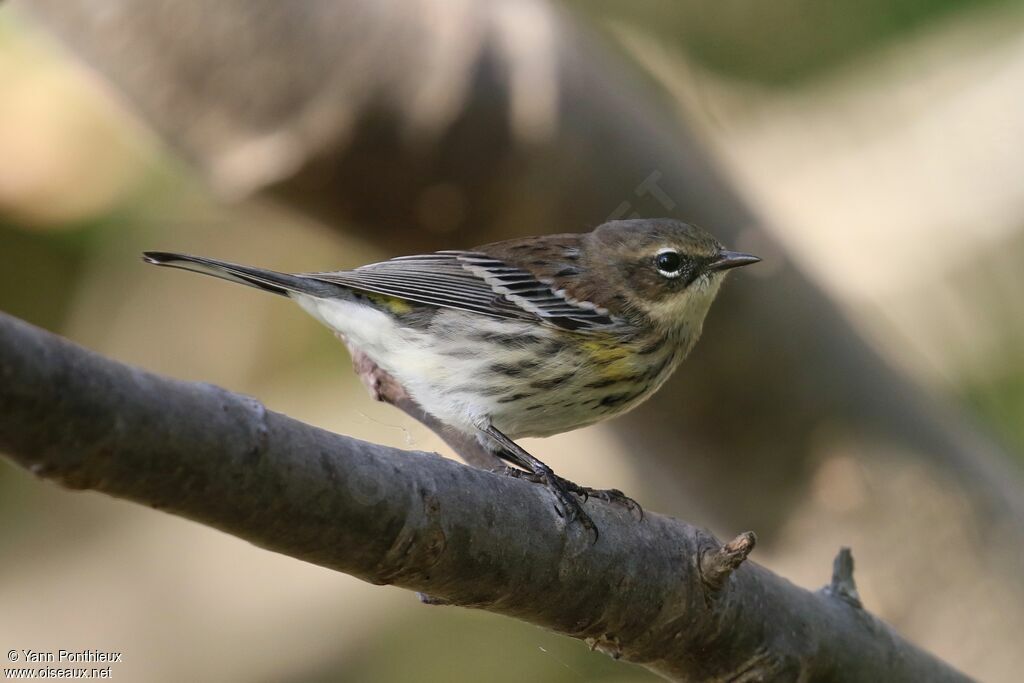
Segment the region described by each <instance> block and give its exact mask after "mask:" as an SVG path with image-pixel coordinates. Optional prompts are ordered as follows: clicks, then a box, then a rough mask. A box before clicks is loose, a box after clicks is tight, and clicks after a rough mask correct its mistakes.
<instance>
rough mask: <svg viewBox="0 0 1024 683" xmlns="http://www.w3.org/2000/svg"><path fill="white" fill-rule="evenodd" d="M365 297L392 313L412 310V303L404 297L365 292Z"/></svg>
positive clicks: (398, 313)
mask: <svg viewBox="0 0 1024 683" xmlns="http://www.w3.org/2000/svg"><path fill="white" fill-rule="evenodd" d="M366 298H368V299H369V300H370V301H372V302H373V303H375V304H377V305H378V306H380V307H381V308H383V309H384V310H386V311H387V312H389V313H391V314H392V315H402V314H403V313H410V312H412V304H410V303H409V302H408V301H406V300H405V299H399V298H398V297H397V296H388V295H386V294H377V293H376V292H367V293H366Z"/></svg>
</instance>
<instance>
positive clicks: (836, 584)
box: [825, 547, 863, 609]
mask: <svg viewBox="0 0 1024 683" xmlns="http://www.w3.org/2000/svg"><path fill="white" fill-rule="evenodd" d="M825 593H826V594H827V595H831V596H832V597H834V598H839V599H840V600H842V601H843V602H846V603H848V604H849V605H851V606H853V607H856V608H857V609H861V608H863V605H862V604H861V601H860V594H858V593H857V584H856V583H854V581H853V553H852V552H850V549H849V548H847V547H842V548H840V549H839V552H838V553H837V554H836V559H835V560H833V561H832V581H831V583H829V585H827V586H825Z"/></svg>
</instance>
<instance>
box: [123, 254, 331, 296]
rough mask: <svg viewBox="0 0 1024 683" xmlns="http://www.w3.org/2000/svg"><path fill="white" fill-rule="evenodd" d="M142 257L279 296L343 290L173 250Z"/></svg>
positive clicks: (313, 280) (285, 274)
mask: <svg viewBox="0 0 1024 683" xmlns="http://www.w3.org/2000/svg"><path fill="white" fill-rule="evenodd" d="M142 259H143V260H144V261H145V262H146V263H152V264H155V265H158V266H170V267H171V268H181V269H183V270H191V271H194V272H196V273H205V274H206V275H213V276H214V277H219V278H221V279H224V280H229V281H231V282H239V283H241V284H243V285H249V286H250V287H256V288H257V289H262V290H264V291H267V292H273V293H274V294H280V295H282V296H288V295H289V294H292V293H298V294H309V295H312V296H319V297H330V296H338V295H339V294H341V293H342V292H343V291H344V288H343V287H340V286H338V285H333V284H331V283H329V282H323V281H322V280H316V279H314V278H310V277H304V276H302V275H289V274H288V273H278V272H276V271H273V270H264V269H262V268H252V267H250V266H240V265H238V264H235V263H227V262H225V261H217V260H216V259H209V258H204V257H202V256H188V255H187V254H172V253H169V252H165V251H146V252H143V254H142Z"/></svg>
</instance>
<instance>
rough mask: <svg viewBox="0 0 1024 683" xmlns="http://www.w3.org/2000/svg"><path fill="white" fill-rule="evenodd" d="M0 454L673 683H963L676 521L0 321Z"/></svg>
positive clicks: (857, 617)
mask: <svg viewBox="0 0 1024 683" xmlns="http://www.w3.org/2000/svg"><path fill="white" fill-rule="evenodd" d="M0 451H2V452H3V453H5V454H6V455H7V456H8V457H10V458H11V459H12V460H13V461H14V462H15V463H17V464H19V465H21V466H22V467H25V468H27V469H29V470H31V471H32V472H34V473H36V474H37V475H39V476H41V477H44V478H46V479H50V480H52V481H55V482H57V483H59V484H61V485H63V486H65V487H68V488H72V489H91V490H95V491H100V492H103V493H106V494H109V495H112V496H115V497H118V498H123V499H127V500H132V501H135V502H138V503H141V504H143V505H148V506H150V507H153V508H157V509H161V510H164V511H167V512H169V513H172V514H176V515H180V516H182V517H186V518H189V519H193V520H195V521H198V522H201V523H203V524H207V525H209V526H212V527H215V528H218V529H221V530H223V531H226V532H228V533H231V534H234V535H236V536H239V537H241V538H245V539H247V540H249V541H250V542H252V543H254V544H256V545H258V546H261V547H263V548H267V549H269V550H274V551H276V552H280V553H284V554H287V555H290V556H293V557H296V558H299V559H302V560H305V561H308V562H313V563H315V564H319V565H322V566H324V567H329V568H331V569H336V570H338V571H342V572H345V573H348V574H351V575H353V576H356V577H358V578H360V579H363V580H365V581H369V582H372V583H375V584H394V585H397V586H401V587H404V588H408V589H410V590H415V591H421V592H423V593H425V594H427V595H429V596H431V600H432V601H436V602H440V603H444V604H452V605H461V606H466V607H475V608H480V609H486V610H489V611H492V612H496V613H499V614H504V615H507V616H512V617H516V618H518V619H523V620H525V621H528V622H531V623H534V624H537V625H539V626H543V627H545V628H548V629H552V630H554V631H557V632H559V633H564V634H567V635H570V636H572V637H574V638H580V639H586V640H588V641H589V642H590V643H591V644H592V645H593V646H595V647H597V648H599V649H601V650H603V651H606V652H608V653H609V654H611V655H613V656H615V657H622V658H623V659H626V660H629V661H632V662H638V663H641V664H643V665H644V666H646V667H648V668H650V669H652V670H654V671H657V672H659V673H661V674H662V675H664V676H666V677H668V678H671V679H674V680H685V681H693V680H794V681H795V680H814V681H876V680H887V681H921V680H928V681H964V680H968V679H967V678H966V677H964V676H963V675H961V674H959V673H957V672H956V671H954V670H952V669H951V668H949V667H948V666H947V665H945V664H944V663H942V662H941V661H939V660H938V659H936V658H934V657H932V656H931V655H929V654H927V653H925V652H923V651H922V650H920V649H918V648H916V647H915V646H913V645H911V644H910V643H908V642H907V641H905V640H903V639H902V638H901V637H900V636H899V635H897V634H896V633H895V632H894V631H893V630H892V629H891V628H890V627H888V626H887V625H885V624H884V623H882V622H880V621H878V620H877V619H875V618H874V617H872V616H871V615H870V614H868V613H867V612H865V611H864V610H863V609H861V608H860V607H859V603H857V602H856V601H854V600H851V599H850V596H853V597H855V596H856V589H855V587H854V586H853V578H852V561H851V560H850V559H849V557H848V554H847V553H844V554H843V555H842V556H841V557H840V558H839V559H837V562H836V570H835V572H836V575H835V576H834V577H833V580H832V584H831V585H830V587H829V588H827V589H823V590H822V591H818V592H817V593H811V592H808V591H806V590H803V589H801V588H797V587H796V586H794V585H792V584H790V583H789V582H787V581H785V580H784V579H782V578H780V577H777V576H776V575H774V574H772V573H771V572H769V571H768V570H766V569H764V568H763V567H760V566H758V565H756V564H754V563H752V562H744V560H745V558H746V555H747V554H748V553H749V552H750V550H751V549H752V548H753V536H752V535H750V534H743V535H741V536H739V537H737V538H736V539H735V540H734V541H732V542H730V543H728V544H726V545H721V544H720V543H719V542H718V541H717V540H715V539H714V538H713V537H712V536H710V535H709V534H708V533H706V532H704V531H702V530H701V529H698V528H696V527H693V526H690V525H687V524H684V523H682V522H680V521H678V520H675V519H671V518H668V517H663V516H660V515H657V514H648V515H647V516H646V518H645V519H644V520H643V521H642V522H641V521H637V520H636V519H635V518H633V517H632V516H630V515H629V513H628V512H626V511H624V510H621V509H619V508H616V507H612V506H607V505H604V504H600V503H597V502H593V503H590V504H589V506H588V507H589V511H590V513H591V515H592V516H593V518H594V521H595V522H596V523H597V524H598V525H599V527H600V529H601V536H600V539H599V540H598V541H597V542H596V543H595V544H591V541H590V536H589V534H586V533H585V532H583V531H582V530H581V529H579V528H577V526H576V525H569V526H568V527H567V526H566V525H565V524H564V523H563V522H562V520H561V519H560V518H559V517H558V515H557V514H556V512H555V511H554V508H553V506H552V502H551V500H550V499H549V497H548V496H547V494H546V492H545V491H544V490H543V489H542V488H540V487H536V486H533V485H530V484H528V483H526V482H522V481H519V480H515V479H511V478H506V477H501V476H498V475H494V474H491V473H488V472H484V471H481V470H479V469H475V468H471V467H466V466H464V465H461V464H458V463H455V462H452V461H449V460H445V459H443V458H441V457H438V456H437V455H434V454H428V453H419V452H405V451H399V450H396V449H392V448H386V447H383V446H379V445H375V444H371V443H366V442H362V441H358V440H356V439H352V438H348V437H345V436H339V435H336V434H331V433H329V432H326V431H323V430H321V429H317V428H314V427H311V426H309V425H305V424H302V423H300V422H297V421H295V420H292V419H290V418H288V417H286V416H284V415H281V414H279V413H275V412H273V411H269V410H267V409H265V408H264V407H263V405H262V404H261V403H259V402H258V401H256V400H254V399H252V398H249V397H245V396H240V395H238V394H233V393H231V392H228V391H226V390H224V389H220V388H218V387H215V386H212V385H209V384H201V383H191V382H181V381H177V380H172V379H167V378H163V377H159V376H156V375H153V374H150V373H147V372H145V371H143V370H140V369H137V368H132V367H128V366H125V365H122V364H120V363H117V362H115V361H112V360H108V359H106V358H103V357H101V356H99V355H97V354H94V353H92V352H89V351H87V350H85V349H82V348H81V347H78V346H76V345H75V344H72V343H71V342H68V341H66V340H64V339H61V338H60V337H57V336H55V335H52V334H50V333H47V332H44V331H42V330H39V329H38V328H35V327H32V326H31V325H28V324H27V323H24V322H21V321H19V320H17V319H15V318H12V317H10V316H7V315H4V314H0Z"/></svg>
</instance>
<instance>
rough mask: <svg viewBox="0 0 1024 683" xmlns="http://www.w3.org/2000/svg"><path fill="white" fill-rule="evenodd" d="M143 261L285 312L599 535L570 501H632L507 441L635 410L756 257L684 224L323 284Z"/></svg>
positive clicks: (225, 266) (628, 229) (367, 271)
mask: <svg viewBox="0 0 1024 683" xmlns="http://www.w3.org/2000/svg"><path fill="white" fill-rule="evenodd" d="M145 260H146V261H148V262H150V263H155V264H157V265H163V266H173V267H177V268H184V269H186V270H194V271H197V272H200V273H207V274H210V275H215V276H217V277H220V278H223V279H225V280H231V281H233V282H240V283H243V284H247V285H251V286H253V287H257V288H259V289H263V290H266V291H269V292H274V293H275V294H281V295H284V296H287V297H289V298H291V299H293V300H295V302H296V303H298V304H299V305H300V306H301V307H302V308H303V309H305V310H306V311H307V312H308V313H310V314H311V315H312V316H313V317H315V318H317V319H318V320H320V322H322V323H323V324H325V325H326V326H327V327H329V328H331V329H332V330H334V331H335V333H337V334H339V335H341V336H342V338H343V339H344V340H345V341H346V343H348V344H349V346H350V347H351V348H353V349H355V350H357V351H359V352H360V353H362V354H363V355H365V356H366V357H367V358H369V359H370V361H372V362H373V363H375V364H376V365H377V366H378V367H379V368H380V369H381V370H383V371H384V372H386V373H388V374H389V375H391V377H393V378H394V379H395V380H396V381H397V382H398V383H399V384H400V385H401V386H402V387H403V388H404V389H405V390H406V392H407V393H408V394H409V396H410V397H411V398H412V399H413V400H415V401H416V402H417V403H418V404H419V406H420V407H421V408H422V409H423V410H425V411H426V412H427V413H429V414H430V415H431V416H432V417H434V418H435V419H437V420H438V421H439V422H441V423H443V424H444V425H446V427H447V428H449V429H453V430H456V431H457V432H460V433H462V434H463V435H468V436H471V437H472V438H475V439H477V440H478V442H479V443H480V445H481V446H482V447H483V448H485V449H486V450H487V451H488V452H491V453H493V454H494V455H496V456H498V457H499V458H501V459H503V460H505V461H506V462H509V463H512V464H513V465H515V466H517V467H519V468H522V469H521V470H512V469H509V470H508V472H509V473H510V474H516V475H517V476H523V477H525V478H528V479H531V480H533V481H537V482H541V483H543V484H545V485H546V486H547V487H548V488H549V489H550V490H551V491H552V493H554V495H555V497H556V499H557V500H558V501H559V503H560V505H561V507H562V514H563V516H564V517H565V518H566V519H568V520H573V519H577V520H579V521H580V522H581V523H582V524H583V525H584V526H585V527H586V528H587V529H588V530H591V531H593V532H594V533H595V535H596V533H597V532H596V528H595V527H594V525H593V522H592V521H591V520H590V517H589V516H588V515H587V514H586V513H585V512H584V511H583V508H582V507H581V504H580V501H579V500H578V499H577V498H576V497H575V496H582V497H584V498H585V497H587V496H588V495H593V496H597V497H600V498H603V499H605V500H611V501H618V502H623V503H626V504H631V505H632V504H633V503H632V501H631V500H630V499H629V498H626V497H625V496H624V495H623V494H621V493H620V492H618V491H615V490H610V491H595V490H593V489H589V488H585V487H581V486H578V485H576V484H573V483H572V482H569V481H567V480H565V479H562V478H561V477H558V476H557V475H555V474H554V473H553V472H552V471H551V469H550V468H549V467H547V466H546V465H545V464H544V463H542V462H540V461H539V460H537V459H536V458H535V457H533V456H532V455H530V454H529V453H527V452H526V451H525V450H523V449H522V448H521V447H520V446H518V445H517V444H516V443H515V441H514V440H513V439H517V438H519V437H524V436H549V435H552V434H557V433H560V432H565V431H568V430H571V429H575V428H577V427H582V426H585V425H589V424H593V423H595V422H598V421H600V420H604V419H606V418H608V417H611V416H613V415H617V414H619V413H623V412H625V411H627V410H629V409H631V408H633V407H635V406H636V405H638V404H639V403H641V402H642V401H644V400H645V399H646V398H647V397H648V396H650V395H651V394H652V393H653V392H654V391H655V390H656V389H657V388H658V387H659V386H661V384H662V383H663V382H664V381H665V380H666V379H667V378H668V377H669V376H670V375H671V374H672V371H673V370H674V369H675V368H676V366H677V365H678V364H679V362H680V361H682V360H683V358H685V357H686V355H687V354H688V353H689V352H690V349H692V348H693V345H694V344H695V343H696V341H697V338H698V337H699V336H700V332H701V327H702V325H703V322H704V317H705V315H706V314H707V312H708V308H709V306H710V305H711V302H712V300H713V299H714V298H715V295H716V294H717V292H718V288H719V286H720V285H721V283H722V280H723V278H724V275H725V272H726V271H727V270H729V269H730V268H735V267H737V266H744V265H748V264H751V263H756V262H757V261H759V260H760V259H758V258H757V257H756V256H751V255H749V254H741V253H737V252H733V251H727V250H725V249H724V248H723V247H722V245H721V244H719V243H718V242H717V241H716V240H715V239H714V238H713V237H711V236H710V235H709V234H707V233H706V232H704V231H703V230H701V229H700V228H697V227H695V226H692V225H689V224H687V223H683V222H680V221H677V220H672V219H653V220H649V219H638V220H621V221H611V222H608V223H605V224H603V225H601V226H599V227H598V228H596V229H595V230H593V231H592V232H589V233H582V234H562V235H546V236H542V237H526V238H522V239H512V240H507V241H504V242H496V243H493V244H487V245H484V246H481V247H477V248H475V249H470V250H467V251H440V252H436V253H433V254H423V255H415V256H400V257H398V258H394V259H391V260H389V261H383V262H380V263H372V264H370V265H366V266H362V267H360V268H356V269H355V270H345V271H333V272H323V273H300V274H285V273H278V272H274V271H270V270H263V269H262V268H252V267H249V266H240V265H235V264H233V263H226V262H223V261H217V260H214V259H208V258H202V257H199V256H186V255H183V254H172V253H165V252H146V253H145ZM574 494H575V495H574Z"/></svg>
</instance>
